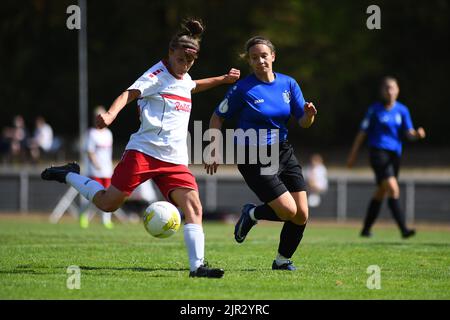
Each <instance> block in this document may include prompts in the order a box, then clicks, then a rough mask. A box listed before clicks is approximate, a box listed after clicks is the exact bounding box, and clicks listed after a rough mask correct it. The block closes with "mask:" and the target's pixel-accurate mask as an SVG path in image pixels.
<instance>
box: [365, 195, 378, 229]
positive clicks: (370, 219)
mask: <svg viewBox="0 0 450 320" xmlns="http://www.w3.org/2000/svg"><path fill="white" fill-rule="evenodd" d="M382 203H383V202H382V201H378V200H377V199H372V201H370V204H369V207H368V208H367V213H366V218H365V219H364V227H363V232H369V231H370V228H371V227H372V225H373V224H374V222H375V220H376V219H377V217H378V214H379V213H380V209H381V204H382Z"/></svg>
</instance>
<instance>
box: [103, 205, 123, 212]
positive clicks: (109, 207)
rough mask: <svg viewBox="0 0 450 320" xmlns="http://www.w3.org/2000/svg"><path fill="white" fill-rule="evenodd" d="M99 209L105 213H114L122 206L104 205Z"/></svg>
mask: <svg viewBox="0 0 450 320" xmlns="http://www.w3.org/2000/svg"><path fill="white" fill-rule="evenodd" d="M97 207H98V208H99V209H100V210H102V211H104V212H114V211H116V210H117V209H119V208H120V205H119V204H102V205H99V206H97Z"/></svg>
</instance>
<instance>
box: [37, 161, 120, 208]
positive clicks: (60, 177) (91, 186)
mask: <svg viewBox="0 0 450 320" xmlns="http://www.w3.org/2000/svg"><path fill="white" fill-rule="evenodd" d="M79 173H80V166H79V165H78V164H76V163H74V162H72V163H68V164H66V165H64V166H57V167H50V168H47V169H45V170H44V171H43V172H42V173H41V178H42V179H44V180H49V181H58V182H61V183H68V184H70V185H71V186H72V187H74V188H75V189H76V190H77V191H78V192H79V193H80V194H81V195H82V196H83V197H85V198H86V199H87V200H89V201H90V202H92V203H93V204H95V206H96V207H97V208H99V209H100V210H102V211H105V212H113V211H116V210H117V209H118V208H119V207H120V206H121V205H122V203H123V202H124V201H125V199H126V197H127V194H126V193H123V192H122V191H120V190H118V189H117V188H115V187H114V186H110V187H109V188H108V189H106V190H105V188H104V187H103V186H102V185H101V184H100V183H98V182H97V181H95V180H92V179H91V178H88V177H85V176H82V175H80V174H79Z"/></svg>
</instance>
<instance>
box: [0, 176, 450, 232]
mask: <svg viewBox="0 0 450 320" xmlns="http://www.w3.org/2000/svg"><path fill="white" fill-rule="evenodd" d="M196 178H197V182H198V185H199V191H200V197H201V200H202V204H203V207H204V212H205V218H216V217H217V216H219V215H223V214H238V213H240V209H241V207H242V205H243V204H245V203H248V202H254V203H259V200H258V199H257V198H256V196H255V195H254V194H253V192H252V191H251V190H250V189H249V188H248V187H247V185H246V184H245V182H244V181H243V179H242V178H241V177H240V176H239V175H219V176H207V175H197V176H196ZM400 187H401V200H402V204H403V208H405V212H406V216H407V219H408V221H409V222H414V221H429V222H439V223H441V222H444V223H450V181H449V180H448V179H438V178H437V177H434V178H426V177H423V178H420V177H414V178H404V179H400ZM68 188H69V187H68V186H67V185H63V184H59V183H49V182H46V181H42V180H41V179H40V177H39V174H38V173H33V172H29V171H26V170H23V171H18V172H2V173H0V213H1V212H22V213H27V212H43V213H46V212H48V213H49V214H50V212H52V210H53V209H54V208H55V206H56V204H57V203H58V201H59V200H60V199H61V197H62V196H63V195H64V194H65V193H66V192H67V190H68ZM373 191H374V182H373V179H372V178H371V177H355V176H345V175H330V176H329V189H328V192H327V193H326V194H324V195H323V196H322V201H321V204H320V206H318V207H315V208H310V216H311V217H315V218H316V217H317V218H328V219H330V218H331V219H336V221H345V220H347V219H361V218H362V217H363V216H364V214H365V211H366V207H367V204H368V202H369V200H370V198H371V195H372V193H373ZM158 195H159V196H161V194H160V193H159V192H158ZM386 207H387V206H386V205H384V206H383V209H382V212H381V218H383V217H388V216H389V212H388V210H387V208H386Z"/></svg>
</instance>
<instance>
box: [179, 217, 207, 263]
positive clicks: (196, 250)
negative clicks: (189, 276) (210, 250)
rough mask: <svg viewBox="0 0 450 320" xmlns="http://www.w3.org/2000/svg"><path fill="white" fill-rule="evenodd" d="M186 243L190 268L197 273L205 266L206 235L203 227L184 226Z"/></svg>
mask: <svg viewBox="0 0 450 320" xmlns="http://www.w3.org/2000/svg"><path fill="white" fill-rule="evenodd" d="M184 242H186V247H187V249H188V256H189V268H190V270H191V271H195V270H197V268H198V267H200V266H201V265H202V264H203V258H204V255H205V234H204V233H203V228H202V226H201V225H198V224H194V223H189V224H186V225H184Z"/></svg>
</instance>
